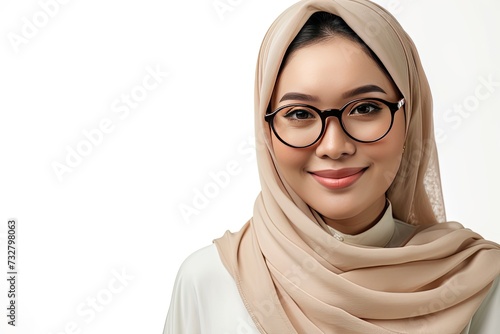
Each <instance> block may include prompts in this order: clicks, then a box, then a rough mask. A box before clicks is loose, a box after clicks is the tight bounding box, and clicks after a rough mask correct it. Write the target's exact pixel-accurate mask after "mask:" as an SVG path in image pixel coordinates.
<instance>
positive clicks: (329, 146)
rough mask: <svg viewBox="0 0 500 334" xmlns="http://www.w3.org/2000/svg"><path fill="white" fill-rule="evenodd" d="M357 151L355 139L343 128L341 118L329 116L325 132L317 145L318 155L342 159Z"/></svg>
mask: <svg viewBox="0 0 500 334" xmlns="http://www.w3.org/2000/svg"><path fill="white" fill-rule="evenodd" d="M355 152H356V145H355V143H354V140H353V139H351V138H349V136H347V134H346V133H345V132H344V130H342V127H341V126H340V123H339V120H338V119H336V118H334V117H329V118H328V119H327V120H326V125H325V132H324V133H323V137H321V138H320V140H319V144H317V146H316V155H317V156H318V157H320V158H326V157H328V158H330V159H334V160H337V159H340V158H342V157H344V156H348V155H352V154H354V153H355Z"/></svg>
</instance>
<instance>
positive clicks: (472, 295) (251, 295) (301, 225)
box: [214, 0, 500, 334]
mask: <svg viewBox="0 0 500 334" xmlns="http://www.w3.org/2000/svg"><path fill="white" fill-rule="evenodd" d="M319 11H323V12H328V13H332V14H335V15H337V16H340V17H342V18H343V19H344V21H346V23H347V24H348V25H349V26H350V27H351V28H352V29H353V30H354V31H355V32H356V34H357V35H358V36H359V37H360V38H361V39H362V40H363V41H364V42H365V43H366V44H367V45H368V46H369V47H370V48H371V50H372V51H373V52H374V53H375V54H376V55H377V56H378V58H379V59H380V60H381V62H382V63H383V64H384V66H385V67H386V69H387V71H388V72H389V74H390V76H391V77H392V79H393V81H394V82H395V84H396V86H397V87H398V88H399V90H400V92H401V93H402V95H403V96H404V98H405V100H406V107H405V110H406V116H407V117H406V128H407V132H406V133H407V137H406V150H405V152H404V156H403V161H402V164H401V167H400V169H399V171H398V174H397V175H396V176H395V177H394V181H393V183H392V185H391V187H390V189H389V190H388V192H387V197H388V198H389V200H390V201H391V203H392V208H393V215H394V217H395V218H397V219H400V220H403V221H406V222H408V223H411V224H414V225H418V226H419V229H418V231H419V232H418V233H416V234H415V235H414V236H413V237H412V238H411V239H410V240H409V241H408V242H407V243H406V244H405V245H404V246H402V247H396V248H375V247H364V246H357V245H352V244H347V243H343V242H341V241H339V240H337V239H336V238H334V237H333V236H332V235H331V233H330V232H328V229H327V228H326V225H325V222H324V221H323V220H322V218H321V216H320V215H319V214H318V213H317V212H314V210H312V209H311V208H310V207H309V206H308V205H307V204H306V203H304V201H303V200H302V199H301V198H299V196H298V195H297V194H296V193H294V192H293V190H292V189H291V188H290V186H289V185H288V184H287V182H286V181H285V179H284V178H283V177H282V176H281V175H280V173H279V171H278V169H277V168H276V162H275V158H274V153H273V149H272V145H271V134H270V129H269V126H268V124H267V123H266V122H265V121H264V115H265V113H266V110H267V108H268V105H269V103H270V99H271V95H272V93H273V89H274V85H275V83H276V79H277V75H278V70H279V68H280V64H281V61H282V58H283V55H284V54H285V51H286V49H287V47H288V45H289V44H290V42H291V41H292V40H293V39H294V37H295V36H296V34H297V33H298V32H299V30H300V29H301V28H302V26H303V25H304V23H305V22H306V21H307V19H308V18H309V17H310V16H311V15H312V14H313V13H315V12H319ZM255 131H256V140H257V158H258V168H259V174H260V181H261V186H262V191H261V193H260V194H259V196H258V198H257V199H256V202H255V206H254V214H253V217H252V219H251V220H250V221H249V222H247V223H246V224H245V225H244V226H243V228H242V229H241V230H240V231H239V232H236V233H230V232H229V231H228V232H226V233H225V234H224V236H222V237H221V238H219V239H216V240H215V241H214V242H215V244H216V246H217V249H218V251H219V255H220V258H221V260H222V262H223V264H224V266H225V267H226V268H227V270H228V271H229V273H230V274H231V275H232V277H233V278H234V280H235V282H236V285H237V287H238V291H239V293H240V295H241V298H242V300H243V302H244V304H245V306H246V308H247V310H248V312H249V314H250V316H251V317H252V319H253V321H254V322H255V324H256V326H257V328H258V329H259V331H260V332H261V333H270V334H276V333H280V334H281V333H287V334H288V333H307V334H315V333H402V332H404V333H452V332H453V333H459V332H460V331H461V330H462V329H463V328H464V327H465V326H466V325H467V323H468V322H469V321H470V319H471V317H472V316H473V315H474V313H475V311H476V310H477V308H478V307H479V305H480V304H481V302H482V300H483V299H484V297H485V296H486V294H487V292H488V290H489V288H490V286H491V284H492V282H493V281H494V280H495V278H496V277H497V276H498V275H499V273H500V249H499V246H498V245H497V244H496V243H494V242H490V241H486V240H484V239H483V238H482V237H481V236H480V235H478V234H476V233H474V232H472V231H471V230H469V229H465V228H463V226H462V225H460V224H459V223H455V222H445V215H444V206H443V200H442V193H441V185H440V176H439V166H438V160H437V154H436V145H435V140H434V134H433V125H432V97H431V93H430V89H429V85H428V82H427V79H426V76H425V73H424V71H423V69H422V66H421V63H420V59H419V56H418V53H417V51H416V49H415V46H414V44H413V42H412V41H411V39H410V38H409V36H408V35H407V34H406V33H405V31H404V30H403V29H402V27H401V26H400V25H399V23H398V22H397V21H396V19H395V18H393V16H391V15H390V14H389V13H388V12H387V11H385V10H384V9H383V8H381V7H380V6H378V5H376V4H374V3H372V2H369V1H367V0H304V1H300V2H298V3H296V4H295V5H293V6H292V7H290V8H289V9H287V10H286V11H285V12H284V13H283V14H281V16H279V17H278V18H277V19H276V21H275V22H274V23H273V24H272V26H271V27H270V28H269V30H268V32H267V34H266V35H265V38H264V40H263V43H262V46H261V49H260V53H259V59H258V64H257V71H256V82H255Z"/></svg>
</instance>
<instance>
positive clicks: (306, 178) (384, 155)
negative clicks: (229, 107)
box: [271, 37, 405, 235]
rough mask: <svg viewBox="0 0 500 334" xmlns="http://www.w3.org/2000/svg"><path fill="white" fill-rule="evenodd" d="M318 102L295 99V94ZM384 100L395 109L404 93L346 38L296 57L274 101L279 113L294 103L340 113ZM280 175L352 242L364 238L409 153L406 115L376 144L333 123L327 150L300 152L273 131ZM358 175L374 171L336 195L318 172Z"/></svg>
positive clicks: (324, 143) (323, 146)
mask: <svg viewBox="0 0 500 334" xmlns="http://www.w3.org/2000/svg"><path fill="white" fill-rule="evenodd" d="M365 85H376V86H378V87H380V88H382V90H383V91H384V92H379V91H370V92H363V93H356V94H354V95H352V94H350V96H343V95H344V94H347V93H349V92H350V91H352V90H353V89H355V88H358V87H361V86H365ZM291 92H293V93H302V94H307V95H310V96H312V97H313V99H312V100H311V99H308V98H304V97H292V98H290V99H288V98H286V100H282V98H283V96H284V95H285V94H287V93H291ZM364 97H378V98H382V99H384V100H387V101H390V102H396V101H398V100H399V99H400V98H401V96H400V95H399V93H398V90H397V88H396V87H395V85H394V83H393V82H392V80H391V79H390V78H388V77H387V75H386V74H385V72H384V71H382V70H381V69H380V67H379V66H378V65H377V63H376V62H375V61H374V60H373V59H372V58H371V57H370V56H369V55H368V54H367V53H366V52H365V50H363V48H362V47H361V46H360V45H359V44H357V43H356V42H353V41H351V40H348V39H346V38H343V37H334V38H330V39H328V40H326V41H322V42H319V43H316V44H312V45H308V46H306V47H303V48H300V49H298V50H296V51H295V52H294V53H292V54H291V55H290V57H289V58H288V60H287V63H286V65H285V66H284V68H283V70H282V72H281V73H280V76H279V77H278V80H277V83H276V86H275V90H274V93H273V97H272V101H271V107H272V108H273V110H274V109H275V108H277V107H279V106H282V105H285V104H289V103H307V104H310V105H313V106H315V107H317V108H319V109H321V110H324V109H329V108H340V107H342V106H343V105H344V104H346V103H347V102H349V101H352V100H354V99H356V98H364ZM271 138H272V145H273V150H274V153H275V157H276V162H277V165H278V170H279V172H280V174H281V176H282V177H284V179H285V180H286V182H287V183H288V184H289V185H290V186H291V187H292V189H293V190H294V191H295V192H296V193H297V194H298V195H299V196H300V197H301V198H302V199H303V200H304V201H305V202H306V203H307V204H308V205H309V206H310V207H311V208H313V209H314V210H316V211H317V212H318V213H320V214H321V215H322V217H323V219H324V220H325V222H326V223H327V224H328V225H330V226H331V227H333V228H334V229H336V230H337V231H340V232H342V233H345V234H351V235H353V234H358V233H361V232H363V231H365V230H367V229H369V228H370V227H371V226H373V224H374V223H376V221H377V220H378V218H379V217H380V215H381V213H382V212H383V210H384V207H385V202H386V200H385V193H386V191H387V189H388V188H389V186H390V184H391V183H392V181H393V179H394V176H395V175H396V173H397V171H398V169H399V166H400V163H401V159H402V153H403V146H404V140H405V120H404V112H403V109H401V110H398V111H397V112H396V114H395V115H394V124H393V126H392V129H391V131H390V132H389V133H388V134H387V135H386V136H385V137H384V138H383V139H381V140H380V141H378V142H375V143H360V142H357V141H355V140H353V139H351V138H349V137H348V136H347V135H346V134H345V133H344V132H343V130H342V128H341V127H340V124H339V122H338V120H337V119H336V118H333V117H330V118H328V121H327V125H326V130H325V133H324V135H323V137H322V138H321V139H320V141H319V142H317V143H316V144H314V145H313V146H310V147H307V148H292V147H289V146H287V145H285V144H283V143H282V142H281V141H279V140H278V139H277V138H276V137H275V135H274V133H273V132H272V131H271ZM352 167H363V168H367V169H366V170H365V171H364V173H363V175H362V176H361V177H360V178H359V179H358V180H357V181H356V182H355V183H354V184H352V185H350V186H348V187H346V188H342V189H329V188H326V187H325V186H323V185H321V184H320V183H318V181H317V180H316V179H315V178H314V177H313V176H312V175H311V172H314V171H318V170H327V169H335V170H338V169H343V168H352Z"/></svg>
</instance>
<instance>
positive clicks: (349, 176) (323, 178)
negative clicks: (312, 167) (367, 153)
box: [309, 167, 368, 189]
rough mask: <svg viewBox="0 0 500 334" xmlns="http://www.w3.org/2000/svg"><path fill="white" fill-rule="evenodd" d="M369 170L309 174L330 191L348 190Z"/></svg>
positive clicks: (327, 171)
mask: <svg viewBox="0 0 500 334" xmlns="http://www.w3.org/2000/svg"><path fill="white" fill-rule="evenodd" d="M367 169H368V167H365V168H344V169H338V170H334V169H330V170H320V171H314V172H309V174H311V176H312V177H313V178H314V179H315V180H316V181H317V182H318V183H319V184H321V185H322V186H324V187H326V188H328V189H342V188H347V187H349V186H350V185H352V184H354V183H355V182H356V181H357V180H359V178H360V177H361V176H363V174H364V172H365V171H366V170H367Z"/></svg>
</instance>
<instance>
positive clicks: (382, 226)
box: [327, 200, 396, 247]
mask: <svg viewBox="0 0 500 334" xmlns="http://www.w3.org/2000/svg"><path fill="white" fill-rule="evenodd" d="M387 201H388V202H389V200H387ZM327 226H328V225H327ZM328 228H329V229H330V232H331V233H332V235H333V236H334V237H335V238H336V239H338V240H340V241H343V242H346V243H349V244H355V245H360V246H371V247H385V246H386V245H387V244H388V243H389V241H390V240H391V238H392V236H393V234H394V230H395V228H396V223H395V222H394V219H393V217H392V206H391V202H389V205H388V206H387V209H386V210H385V213H384V215H383V216H382V218H380V220H379V222H378V223H376V224H375V225H374V226H372V227H371V228H369V229H368V230H366V231H364V232H362V233H359V234H355V235H351V234H344V233H341V232H339V231H337V230H335V229H334V228H332V227H331V226H328Z"/></svg>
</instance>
